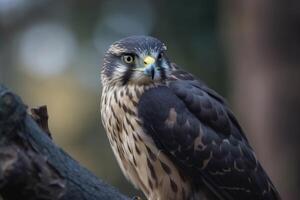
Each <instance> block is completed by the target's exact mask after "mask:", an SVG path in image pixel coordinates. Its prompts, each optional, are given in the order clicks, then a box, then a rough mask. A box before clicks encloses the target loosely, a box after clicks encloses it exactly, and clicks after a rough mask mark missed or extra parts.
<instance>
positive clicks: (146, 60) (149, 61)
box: [144, 56, 155, 66]
mask: <svg viewBox="0 0 300 200" xmlns="http://www.w3.org/2000/svg"><path fill="white" fill-rule="evenodd" d="M153 63H155V59H154V58H153V57H151V56H146V57H145V58H144V64H145V66H147V65H151V64H153Z"/></svg>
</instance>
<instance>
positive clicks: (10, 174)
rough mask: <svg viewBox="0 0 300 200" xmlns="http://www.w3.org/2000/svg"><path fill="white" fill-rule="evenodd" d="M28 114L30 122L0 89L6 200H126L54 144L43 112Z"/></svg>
mask: <svg viewBox="0 0 300 200" xmlns="http://www.w3.org/2000/svg"><path fill="white" fill-rule="evenodd" d="M32 112H33V117H32V116H31V115H30V114H28V113H27V107H26V106H25V105H24V104H23V103H22V101H21V99H20V98H19V97H18V96H17V95H15V94H13V93H12V92H10V91H9V90H8V89H6V88H5V87H3V86H0V194H1V195H2V197H3V198H4V199H5V200H17V199H18V200H19V199H31V200H35V199H39V200H56V199H59V200H67V199H68V200H70V199H72V200H85V199H86V200H96V199H97V200H100V199H101V200H105V199H121V200H125V199H128V198H127V197H125V196H124V195H122V194H120V193H119V192H118V191H117V190H115V189H114V188H112V187H111V186H109V185H107V184H105V183H103V181H101V180H99V179H98V178H97V177H96V176H95V175H93V174H92V173H91V172H89V171H88V170H87V169H85V168H84V167H82V166H81V165H80V164H79V163H78V162H77V161H75V160H73V159H72V158H71V157H70V156H69V155H68V154H66V153H65V152H64V151H63V150H62V149H61V148H59V147H58V146H56V145H55V144H54V143H53V141H52V140H51V137H49V134H50V132H49V129H48V126H47V121H46V122H45V120H46V119H47V115H46V116H45V114H47V112H46V111H45V107H43V108H41V109H37V110H32ZM36 121H37V122H38V123H39V122H41V123H39V125H40V126H39V125H38V123H36ZM43 129H44V130H45V131H46V132H45V131H44V130H43ZM47 130H48V132H47Z"/></svg>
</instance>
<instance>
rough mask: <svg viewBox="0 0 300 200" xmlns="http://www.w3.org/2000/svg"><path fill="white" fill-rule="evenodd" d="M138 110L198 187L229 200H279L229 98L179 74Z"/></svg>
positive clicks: (161, 145) (148, 129)
mask: <svg viewBox="0 0 300 200" xmlns="http://www.w3.org/2000/svg"><path fill="white" fill-rule="evenodd" d="M138 111H139V117H140V118H141V119H142V120H143V122H144V128H145V132H146V133H147V134H149V135H151V136H152V137H153V139H154V141H155V143H156V145H157V146H158V147H159V148H161V149H162V150H164V151H165V152H167V153H168V154H169V156H170V158H171V159H172V160H174V161H175V162H176V163H177V164H178V165H179V166H180V167H181V168H182V169H183V171H185V172H189V175H191V176H192V177H193V179H194V181H195V184H196V183H197V182H199V181H200V180H201V182H202V183H204V184H205V185H207V186H208V188H210V189H211V190H212V191H213V192H214V193H216V195H217V196H218V197H219V198H221V199H226V200H231V199H243V200H253V199H256V200H263V199H264V200H275V199H279V196H278V194H277V192H276V190H275V188H274V186H273V185H272V183H271V181H270V179H269V178H268V176H267V174H266V173H265V171H264V170H263V169H262V167H261V165H260V164H259V162H258V161H257V160H256V157H255V155H254V153H253V151H252V149H251V147H250V146H249V144H248V141H247V139H246V137H245V135H244V133H243V131H242V129H241V127H240V126H239V124H238V122H237V120H236V119H235V117H234V115H233V114H232V112H231V111H230V110H229V108H228V107H227V106H226V103H225V101H224V99H223V98H222V97H221V96H220V95H218V94H217V93H216V92H214V91H213V90H211V89H209V88H208V87H206V86H205V85H204V84H203V83H201V82H199V81H197V80H195V79H194V78H193V77H192V75H191V74H189V73H186V72H183V71H180V70H176V71H174V73H173V75H172V76H171V78H170V82H169V83H168V86H159V87H156V88H152V89H149V90H148V91H146V92H145V93H144V94H143V96H142V97H141V99H140V102H139V105H138ZM170 115H172V116H173V117H171V118H170ZM174 116H175V118H174ZM170 120H173V121H171V122H170Z"/></svg>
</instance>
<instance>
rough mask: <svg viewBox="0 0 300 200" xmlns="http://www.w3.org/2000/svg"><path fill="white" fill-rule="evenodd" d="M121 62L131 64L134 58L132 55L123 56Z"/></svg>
mask: <svg viewBox="0 0 300 200" xmlns="http://www.w3.org/2000/svg"><path fill="white" fill-rule="evenodd" d="M123 60H124V62H125V63H127V64H132V63H133V61H134V57H133V56H132V55H124V56H123Z"/></svg>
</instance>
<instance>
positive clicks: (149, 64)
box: [144, 56, 155, 80]
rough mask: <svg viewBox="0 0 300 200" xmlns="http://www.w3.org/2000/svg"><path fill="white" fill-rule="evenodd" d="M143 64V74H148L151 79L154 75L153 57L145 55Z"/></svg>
mask: <svg viewBox="0 0 300 200" xmlns="http://www.w3.org/2000/svg"><path fill="white" fill-rule="evenodd" d="M144 65H145V68H144V74H145V75H147V76H150V77H151V79H152V80H153V79H154V76H155V59H154V58H153V57H151V56H146V57H145V58H144Z"/></svg>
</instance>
